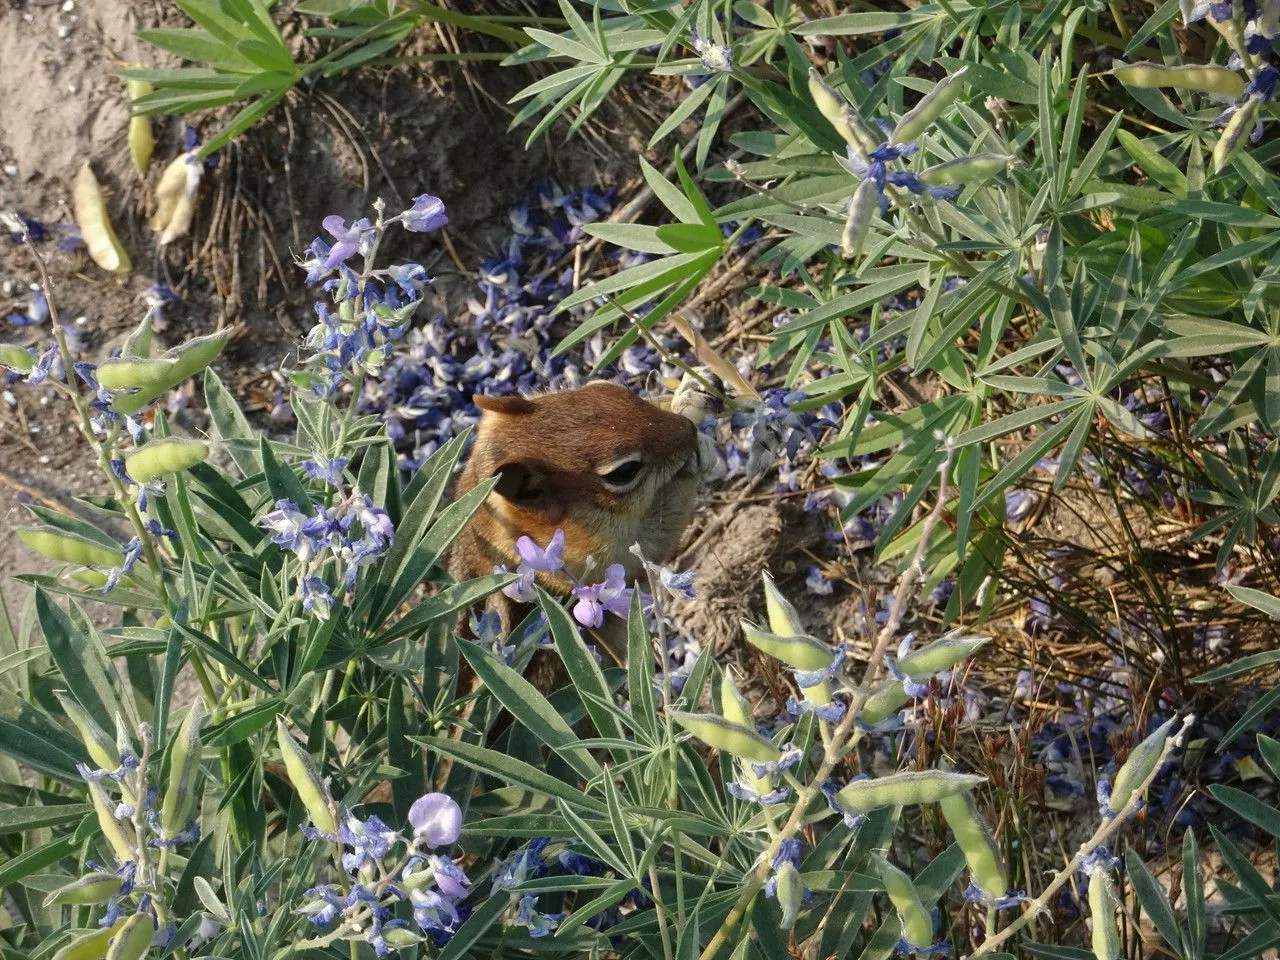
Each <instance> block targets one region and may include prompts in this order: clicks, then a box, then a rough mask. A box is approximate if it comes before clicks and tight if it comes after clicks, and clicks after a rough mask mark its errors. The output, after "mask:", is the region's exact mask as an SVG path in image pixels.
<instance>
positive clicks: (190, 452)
mask: <svg viewBox="0 0 1280 960" xmlns="http://www.w3.org/2000/svg"><path fill="white" fill-rule="evenodd" d="M208 456H209V445H208V444H207V443H205V442H204V441H203V440H183V439H181V438H179V437H166V438H165V439H163V440H152V441H151V442H150V443H146V444H143V445H142V446H141V447H139V448H138V449H137V450H134V451H133V452H132V453H130V454H129V455H128V456H126V457H125V458H124V465H125V470H126V471H127V472H128V474H129V476H130V477H132V478H133V480H134V481H135V482H137V483H150V482H151V481H152V480H155V479H157V478H159V477H163V476H165V475H166V474H170V473H178V472H179V471H180V470H189V469H190V468H191V467H194V466H195V465H196V464H197V463H204V461H205V459H206V458H207V457H208Z"/></svg>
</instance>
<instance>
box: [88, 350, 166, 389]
mask: <svg viewBox="0 0 1280 960" xmlns="http://www.w3.org/2000/svg"><path fill="white" fill-rule="evenodd" d="M176 366H177V364H176V363H175V362H174V361H172V360H167V359H164V358H159V357H158V358H156V359H154V360H145V359H143V358H141V357H113V358H112V359H110V360H104V361H102V363H100V364H98V369H97V370H96V371H95V375H96V376H97V378H98V383H100V384H102V385H103V386H104V387H106V388H107V389H108V390H140V391H142V392H143V393H146V394H149V395H151V396H156V395H157V394H159V393H163V392H164V384H166V383H169V382H170V381H171V380H172V379H173V375H174V374H173V371H174V368H175V367H176Z"/></svg>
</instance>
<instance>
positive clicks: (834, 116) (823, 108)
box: [809, 67, 845, 130]
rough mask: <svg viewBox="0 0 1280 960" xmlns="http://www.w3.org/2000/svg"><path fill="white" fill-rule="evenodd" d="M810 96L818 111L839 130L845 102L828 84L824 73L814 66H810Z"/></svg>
mask: <svg viewBox="0 0 1280 960" xmlns="http://www.w3.org/2000/svg"><path fill="white" fill-rule="evenodd" d="M809 96H811V97H813V102H814V103H815V104H816V105H817V107H818V112H819V113H820V114H822V115H823V116H824V117H825V118H826V119H827V122H828V123H830V124H831V125H832V126H833V127H835V128H836V129H837V130H839V129H840V126H841V124H842V118H841V116H840V112H841V109H842V108H843V107H844V106H845V103H844V101H843V100H841V99H840V98H839V97H838V96H836V93H835V91H834V90H832V89H831V88H830V87H829V86H827V84H826V82H825V81H824V80H823V78H822V74H821V73H819V72H818V71H817V69H816V68H814V67H810V68H809Z"/></svg>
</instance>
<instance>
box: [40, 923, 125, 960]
mask: <svg viewBox="0 0 1280 960" xmlns="http://www.w3.org/2000/svg"><path fill="white" fill-rule="evenodd" d="M127 922H128V918H127V917H121V918H120V919H119V920H117V921H116V922H115V923H113V924H112V925H111V926H109V927H107V928H106V929H104V930H99V929H93V930H77V931H76V932H75V935H74V936H73V938H72V940H71V942H70V943H68V944H67V945H66V946H65V947H63V948H62V949H60V950H59V951H58V952H57V953H55V954H54V955H53V958H52V960H102V958H103V957H104V956H106V953H107V945H108V944H109V943H110V941H111V940H113V939H114V938H115V936H116V934H118V933H119V932H120V930H121V929H122V928H123V927H124V925H125V924H126V923H127Z"/></svg>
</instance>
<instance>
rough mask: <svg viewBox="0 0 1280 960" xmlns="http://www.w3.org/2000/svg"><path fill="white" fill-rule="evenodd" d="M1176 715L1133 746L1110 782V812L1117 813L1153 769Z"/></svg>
mask: <svg viewBox="0 0 1280 960" xmlns="http://www.w3.org/2000/svg"><path fill="white" fill-rule="evenodd" d="M1177 719H1178V718H1177V717H1170V718H1169V719H1168V720H1166V721H1165V722H1164V723H1162V724H1161V725H1160V726H1159V727H1158V728H1157V729H1156V730H1155V732H1154V733H1152V734H1151V736H1149V737H1147V739H1145V740H1143V741H1142V742H1141V743H1140V744H1138V745H1137V746H1136V747H1134V748H1133V752H1132V753H1130V754H1129V759H1127V760H1126V761H1125V762H1124V766H1122V767H1121V768H1120V772H1119V773H1117V774H1116V776H1115V780H1114V781H1113V782H1112V784H1111V799H1110V801H1108V804H1107V806H1108V807H1109V809H1110V810H1111V812H1112V813H1119V812H1120V811H1121V810H1123V809H1124V808H1125V806H1127V805H1128V803H1129V799H1130V798H1131V797H1132V796H1133V791H1135V790H1137V789H1138V787H1140V786H1142V783H1143V781H1144V780H1146V779H1147V777H1149V776H1150V775H1151V772H1152V771H1153V770H1155V768H1156V763H1158V762H1159V760H1160V755H1161V754H1162V753H1163V752H1164V742H1165V740H1167V739H1168V738H1169V731H1170V730H1171V729H1172V728H1173V725H1174V723H1175V722H1177Z"/></svg>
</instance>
